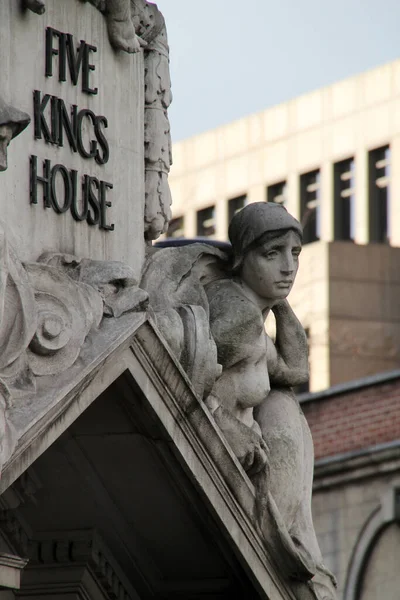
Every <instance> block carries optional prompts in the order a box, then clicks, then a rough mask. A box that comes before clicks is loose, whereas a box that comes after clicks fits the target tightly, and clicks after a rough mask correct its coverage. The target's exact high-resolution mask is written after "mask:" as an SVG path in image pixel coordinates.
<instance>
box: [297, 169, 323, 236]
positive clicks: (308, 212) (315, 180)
mask: <svg viewBox="0 0 400 600" xmlns="http://www.w3.org/2000/svg"><path fill="white" fill-rule="evenodd" d="M319 179H320V175H319V171H311V172H310V173H304V175H301V176H300V220H301V224H302V226H303V244H309V243H310V242H315V241H316V240H319V202H320V190H319Z"/></svg>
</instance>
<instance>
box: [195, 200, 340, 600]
mask: <svg viewBox="0 0 400 600" xmlns="http://www.w3.org/2000/svg"><path fill="white" fill-rule="evenodd" d="M229 238H230V241H231V243H232V247H233V253H234V256H233V265H232V269H231V272H230V274H229V275H228V276H227V277H226V278H224V279H220V280H214V281H213V282H211V283H209V284H208V285H206V288H205V289H206V293H207V297H208V301H209V310H210V327H211V333H212V336H213V338H214V340H215V343H216V345H217V350H218V361H219V363H220V364H221V365H222V375H221V377H220V378H219V379H217V381H216V382H215V384H214V386H213V389H212V391H211V393H210V395H209V396H208V397H207V398H206V404H207V405H208V407H209V409H210V410H211V412H212V414H213V415H214V418H215V420H216V422H217V424H218V426H219V427H220V429H221V431H223V433H224V434H225V437H226V439H227V440H228V442H229V443H230V445H231V447H232V449H233V450H234V452H235V454H236V456H237V457H238V458H239V461H240V462H241V464H242V466H243V467H244V468H245V470H246V472H247V473H248V475H249V476H250V478H251V479H252V481H253V483H254V484H255V486H256V490H257V495H258V499H259V506H260V509H259V515H258V516H259V520H260V526H261V528H263V520H264V519H267V520H270V521H272V523H273V524H274V525H275V526H276V527H278V528H279V530H280V536H279V538H280V539H278V540H277V542H278V546H279V542H283V544H284V545H285V547H286V548H287V549H288V550H289V551H290V553H291V555H292V557H293V570H294V571H295V572H296V571H297V573H298V575H299V576H300V578H303V577H304V578H305V579H307V573H308V574H313V573H316V576H315V582H316V583H315V586H318V585H320V587H321V588H322V589H324V590H325V591H323V592H321V593H322V595H321V596H320V597H322V598H333V597H334V579H333V577H332V576H331V575H330V574H329V572H328V571H327V570H326V568H325V567H324V566H323V564H322V557H321V553H320V550H319V547H318V542H317V539H316V536H315V532H314V527H313V523H312V515H311V493H312V480H313V455H314V451H313V443H312V438H311V434H310V430H309V427H308V424H307V421H306V419H305V417H304V415H303V413H302V411H301V408H300V406H299V403H298V401H297V399H296V397H295V395H294V393H293V391H292V386H296V385H299V384H301V383H304V382H306V381H308V352H307V339H306V335H305V332H304V329H303V327H302V326H301V324H300V322H299V321H298V319H297V317H296V316H295V314H294V312H293V311H292V309H291V307H290V305H289V303H288V301H287V299H286V298H287V296H288V295H289V292H290V290H291V289H292V286H293V283H294V280H295V278H296V274H297V270H298V266H299V255H300V252H301V244H302V228H301V225H300V223H298V221H297V220H296V219H294V218H293V217H292V216H291V215H290V214H289V213H288V212H287V211H286V209H285V208H284V207H283V206H281V205H279V204H273V203H264V202H260V203H254V204H250V205H248V206H247V207H245V208H244V209H243V210H242V211H241V212H240V213H238V214H236V215H235V216H234V218H233V220H232V222H231V224H230V227H229ZM271 310H272V312H273V313H274V315H275V320H276V340H275V342H273V341H272V340H271V338H270V337H269V336H268V335H267V333H266V332H265V327H264V323H265V319H266V318H267V316H268V314H269V312H270V311H271ZM235 421H237V422H238V423H236V426H235ZM244 427H247V428H248V431H247V432H246V430H245V429H244ZM287 534H288V535H287ZM319 580H321V581H319Z"/></svg>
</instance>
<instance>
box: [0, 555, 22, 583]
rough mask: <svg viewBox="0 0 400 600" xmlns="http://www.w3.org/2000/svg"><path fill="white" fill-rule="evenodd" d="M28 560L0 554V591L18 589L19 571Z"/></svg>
mask: <svg viewBox="0 0 400 600" xmlns="http://www.w3.org/2000/svg"><path fill="white" fill-rule="evenodd" d="M27 563H28V560H27V559H24V558H20V557H19V556H14V555H13V554H5V553H3V552H0V589H2V588H12V589H19V588H20V585H21V581H20V579H21V571H22V569H23V568H24V567H25V566H26V565H27Z"/></svg>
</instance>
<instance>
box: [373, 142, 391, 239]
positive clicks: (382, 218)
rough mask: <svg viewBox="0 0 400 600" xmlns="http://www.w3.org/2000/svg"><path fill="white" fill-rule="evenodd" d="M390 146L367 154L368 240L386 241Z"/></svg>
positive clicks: (387, 236) (387, 232) (387, 233)
mask: <svg viewBox="0 0 400 600" xmlns="http://www.w3.org/2000/svg"><path fill="white" fill-rule="evenodd" d="M389 169H390V148H389V146H383V147H382V148H377V149H376V150H371V152H369V154H368V173H369V177H368V184H369V189H368V192H369V194H368V198H369V210H368V212H369V240H370V242H388V241H389V230H388V225H389V223H388V212H389V191H390V187H389V184H390V171H389Z"/></svg>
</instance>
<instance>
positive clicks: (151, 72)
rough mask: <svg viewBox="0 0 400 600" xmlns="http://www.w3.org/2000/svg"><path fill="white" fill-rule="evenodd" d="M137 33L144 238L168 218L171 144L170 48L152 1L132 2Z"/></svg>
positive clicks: (161, 229)
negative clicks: (141, 44) (140, 60)
mask: <svg viewBox="0 0 400 600" xmlns="http://www.w3.org/2000/svg"><path fill="white" fill-rule="evenodd" d="M132 15H133V21H134V23H135V26H136V32H137V33H138V35H139V36H140V38H141V39H143V40H144V41H145V42H146V43H147V46H146V47H145V49H144V65H145V81H144V86H145V115H144V118H145V126H144V152H145V196H146V197H145V213H144V228H145V237H146V239H148V240H155V239H157V238H158V237H159V236H160V235H161V233H164V232H165V231H166V230H167V228H168V223H169V221H170V219H171V210H170V206H171V202H172V199H171V192H170V189H169V185H168V173H169V170H170V167H171V164H172V151H171V148H172V144H171V135H170V126H169V120H168V107H169V105H170V104H171V101H172V94H171V80H170V75H169V47H168V38H167V29H166V26H165V21H164V17H163V16H162V14H161V12H160V11H159V10H158V8H157V6H156V5H155V4H152V3H150V2H146V1H145V0H134V1H133V3H132Z"/></svg>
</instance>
